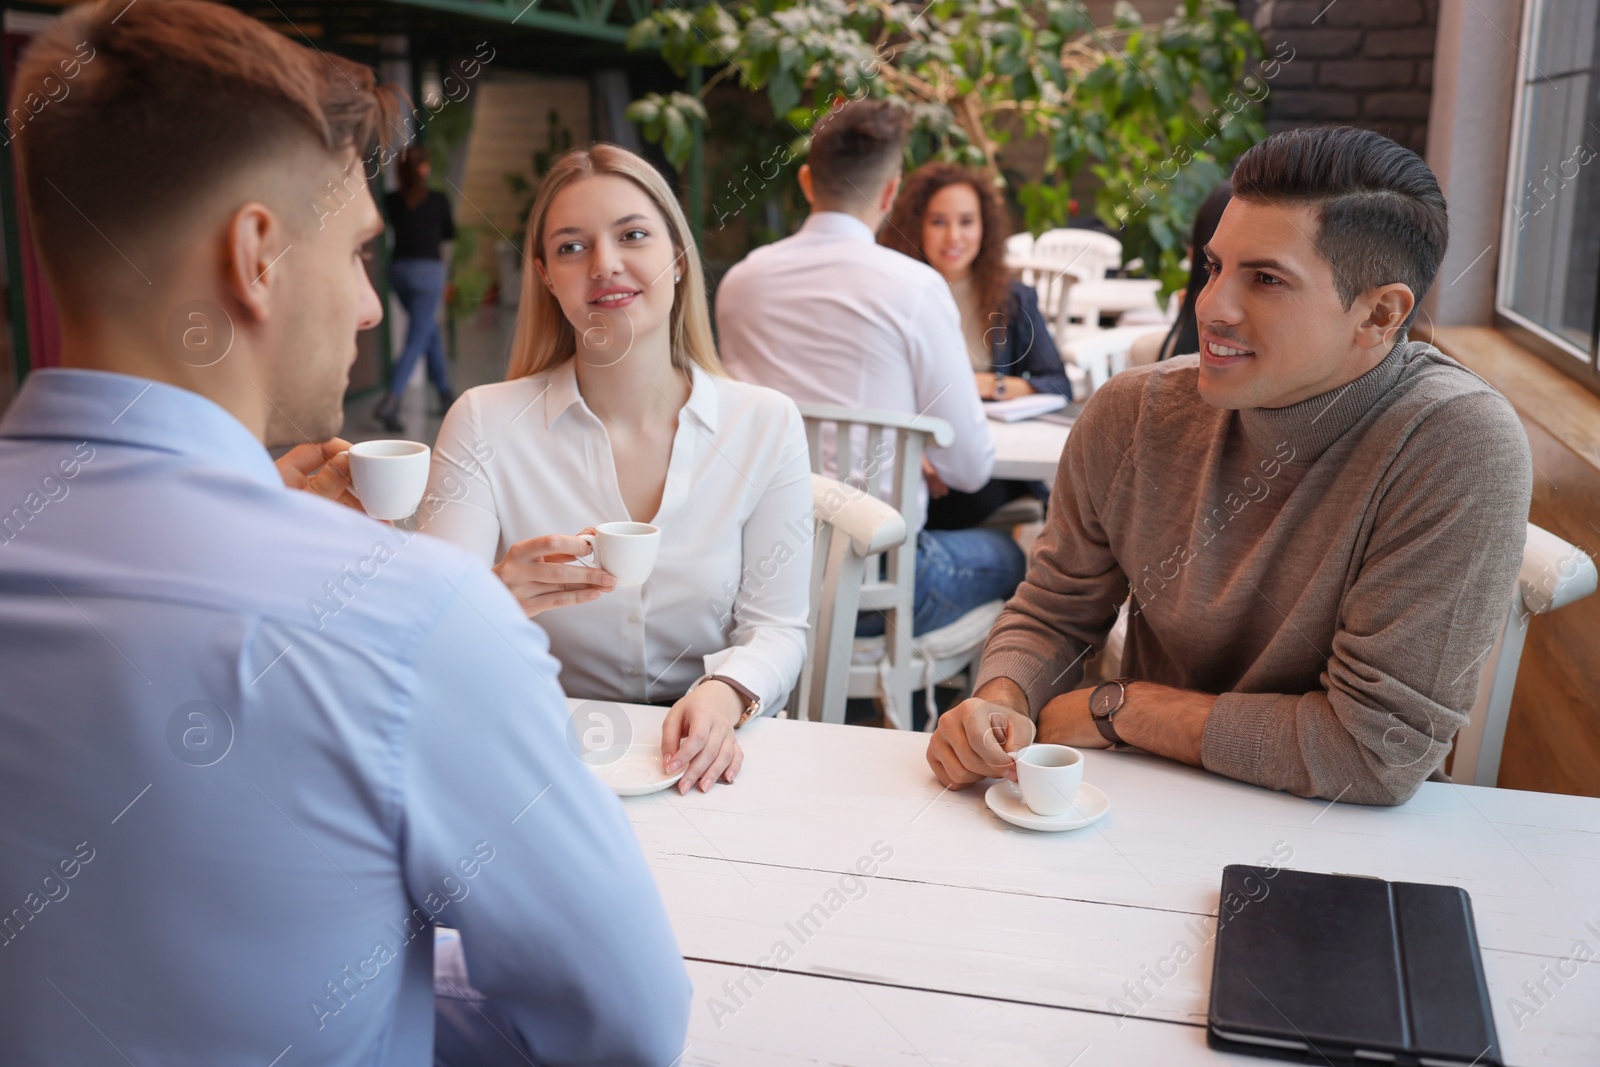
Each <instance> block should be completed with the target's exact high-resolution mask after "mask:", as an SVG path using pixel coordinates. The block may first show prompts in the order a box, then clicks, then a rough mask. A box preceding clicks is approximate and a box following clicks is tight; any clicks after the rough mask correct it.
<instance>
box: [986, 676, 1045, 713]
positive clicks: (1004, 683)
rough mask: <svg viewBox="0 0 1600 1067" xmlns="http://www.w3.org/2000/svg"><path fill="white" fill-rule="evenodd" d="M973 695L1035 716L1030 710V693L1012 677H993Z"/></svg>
mask: <svg viewBox="0 0 1600 1067" xmlns="http://www.w3.org/2000/svg"><path fill="white" fill-rule="evenodd" d="M972 695H973V696H975V697H977V698H978V699H979V700H987V701H988V702H989V703H991V704H999V705H1000V706H1002V707H1006V708H1010V709H1011V710H1012V711H1014V712H1017V713H1018V714H1019V715H1026V716H1028V717H1029V718H1030V719H1031V718H1033V713H1032V712H1031V711H1029V710H1028V695H1027V694H1026V693H1024V692H1023V691H1022V687H1021V686H1020V685H1018V684H1017V683H1016V682H1013V681H1012V680H1011V679H1010V678H991V679H989V680H988V681H987V682H984V683H983V684H982V685H980V686H979V687H978V689H977V691H976V692H974V693H973V694H972Z"/></svg>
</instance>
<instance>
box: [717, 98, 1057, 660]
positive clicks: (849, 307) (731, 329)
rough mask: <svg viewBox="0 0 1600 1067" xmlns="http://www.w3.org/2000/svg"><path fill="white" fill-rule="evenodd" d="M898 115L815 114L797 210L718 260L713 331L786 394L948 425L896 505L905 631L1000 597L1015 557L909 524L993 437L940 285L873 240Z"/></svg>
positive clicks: (983, 465) (883, 207)
mask: <svg viewBox="0 0 1600 1067" xmlns="http://www.w3.org/2000/svg"><path fill="white" fill-rule="evenodd" d="M910 124H911V115H910V112H909V111H908V110H907V109H906V108H905V106H904V105H902V104H900V103H899V102H897V101H893V100H858V101H853V102H851V103H847V104H845V105H843V106H842V107H839V108H837V109H835V110H834V111H832V112H831V113H829V114H828V115H826V116H824V117H823V118H822V119H820V120H818V122H817V124H816V126H815V127H814V129H813V131H812V136H811V152H810V155H809V157H808V161H807V163H806V164H805V165H803V166H802V167H801V168H800V189H801V191H802V192H803V193H804V194H805V197H806V200H807V201H808V202H810V204H811V208H812V212H811V216H810V217H809V218H808V219H806V222H805V225H803V226H802V227H801V228H800V231H799V232H798V233H796V234H795V235H794V236H792V237H787V238H785V239H783V240H781V241H778V242H776V243H774V244H771V245H767V246H766V247H764V248H758V249H756V250H755V251H754V252H751V253H750V255H749V256H747V257H745V259H744V260H743V261H742V262H740V263H738V264H736V265H735V266H734V267H733V268H732V269H730V270H729V271H728V273H727V275H726V276H725V277H724V278H723V279H722V284H721V285H720V286H719V287H718V290H717V333H718V341H719V344H720V346H721V349H722V358H723V362H724V363H725V364H726V365H727V368H728V370H729V372H731V373H732V374H733V375H734V376H735V377H738V378H743V379H744V380H746V381H750V382H755V383H757V384H759V385H765V386H769V387H771V388H774V389H777V390H779V391H780V392H783V393H786V394H788V395H789V396H790V397H792V398H794V399H795V400H796V401H797V402H799V403H802V404H804V403H814V404H839V405H844V406H847V407H853V408H862V409H871V410H879V411H892V412H897V413H900V414H905V415H932V416H935V417H937V418H941V419H944V420H945V421H947V422H949V423H950V425H951V426H953V427H954V428H955V440H954V441H953V442H952V443H951V444H950V445H949V446H948V447H945V448H930V449H929V450H928V452H927V454H926V455H927V458H928V461H929V463H928V465H929V467H930V468H931V470H929V471H928V486H926V487H925V488H924V492H923V493H922V494H920V495H919V497H918V499H917V500H916V501H915V502H914V504H912V505H911V508H910V509H909V510H910V513H909V514H907V515H906V523H907V525H908V526H909V527H910V529H911V530H912V531H914V532H915V535H916V539H917V578H916V586H917V588H916V609H915V621H916V626H915V632H917V633H925V632H927V631H929V630H934V629H938V628H939V627H941V626H944V625H947V624H949V623H952V622H954V621H955V620H956V619H958V618H960V617H961V616H962V615H963V614H965V613H966V612H968V611H970V610H971V609H973V608H975V607H977V606H978V605H979V604H982V603H984V602H985V601H989V600H994V599H1000V598H1004V597H1007V596H1009V595H1010V594H1011V592H1012V591H1013V590H1014V589H1015V588H1016V587H1017V583H1018V582H1020V581H1021V580H1022V574H1023V569H1024V565H1025V560H1024V557H1023V554H1022V551H1021V549H1019V548H1018V547H1017V545H1016V542H1014V541H1013V540H1012V539H1011V538H1010V537H1009V536H1008V535H1007V534H1006V533H1005V532H1003V531H1000V530H986V529H976V530H924V529H922V525H923V522H924V521H925V519H926V517H927V497H926V492H927V489H928V488H931V489H932V491H933V492H935V493H942V492H944V491H945V489H946V487H948V488H951V489H960V490H965V491H968V492H970V491H973V490H976V489H978V488H980V487H981V486H983V485H984V484H985V483H987V482H988V480H989V475H990V473H991V472H992V470H993V468H994V439H993V437H992V436H991V435H990V433H989V425H988V422H987V421H986V420H985V418H984V414H983V406H982V403H981V401H980V400H979V398H978V392H977V389H976V388H975V387H974V385H973V382H972V368H971V365H970V364H969V363H968V362H967V353H966V342H965V341H964V340H963V337H962V333H961V314H960V312H959V311H958V310H957V309H956V304H955V300H954V298H952V297H951V295H950V286H949V285H948V284H947V283H946V282H945V280H944V279H943V278H942V277H940V276H939V274H938V272H937V271H935V270H934V269H933V268H932V267H930V266H928V265H927V264H926V263H918V262H917V261H916V260H914V259H912V258H910V257H909V256H905V255H901V254H900V253H899V252H895V251H892V250H890V249H888V248H884V247H882V246H881V245H879V244H878V243H877V242H876V240H875V239H874V235H875V234H876V233H877V231H878V229H879V228H880V227H881V226H882V225H883V223H884V220H885V219H886V218H887V217H888V213H889V209H890V207H891V206H893V204H894V198H895V193H896V192H897V191H898V189H899V187H900V170H901V157H902V154H903V152H904V149H905V138H906V134H907V132H908V130H909V128H910ZM845 473H852V472H845ZM853 473H857V474H859V472H853ZM842 476H843V475H841V477H842ZM862 623H863V625H862V627H861V629H860V630H859V631H858V632H861V633H872V632H875V631H876V632H881V628H882V619H881V617H872V618H865V619H863V620H862Z"/></svg>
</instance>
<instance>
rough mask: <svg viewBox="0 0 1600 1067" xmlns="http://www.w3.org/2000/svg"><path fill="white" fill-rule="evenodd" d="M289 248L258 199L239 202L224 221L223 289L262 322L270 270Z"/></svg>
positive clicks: (269, 288) (269, 295)
mask: <svg viewBox="0 0 1600 1067" xmlns="http://www.w3.org/2000/svg"><path fill="white" fill-rule="evenodd" d="M290 247H291V246H290V245H289V243H288V241H287V234H286V233H285V232H284V227H283V224H282V223H281V222H279V221H278V218H277V216H276V215H274V214H273V212H272V209H271V208H269V207H267V206H266V205H265V204H263V203H260V202H259V201H251V202H250V203H248V204H245V205H243V206H242V207H240V208H239V210H237V211H235V212H234V213H233V217H232V218H230V219H229V220H228V227H227V231H226V248H225V250H224V265H223V266H224V278H223V288H224V290H225V291H226V292H227V293H228V294H229V295H231V296H232V297H233V298H234V299H235V300H237V301H238V302H239V306H240V308H241V309H242V310H243V311H244V312H245V313H246V314H247V315H249V316H250V317H251V318H252V319H254V320H255V321H257V322H265V321H266V319H267V315H268V313H269V312H270V310H271V307H272V274H271V271H272V270H273V269H275V264H276V263H277V262H278V260H279V259H280V258H281V257H282V256H283V254H284V253H285V252H287V251H288V250H289V248H290Z"/></svg>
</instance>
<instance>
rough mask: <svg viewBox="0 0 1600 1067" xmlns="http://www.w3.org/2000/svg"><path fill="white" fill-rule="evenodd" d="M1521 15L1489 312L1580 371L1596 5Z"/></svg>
mask: <svg viewBox="0 0 1600 1067" xmlns="http://www.w3.org/2000/svg"><path fill="white" fill-rule="evenodd" d="M1524 11H1525V15H1524V20H1523V27H1522V49H1521V61H1520V70H1519V76H1518V79H1517V96H1516V101H1515V103H1514V105H1513V119H1512V127H1511V159H1510V165H1509V166H1508V167H1507V177H1506V212H1505V219H1504V222H1503V226H1504V235H1503V239H1502V242H1501V246H1502V247H1503V248H1504V249H1505V250H1506V254H1505V255H1503V256H1502V257H1501V265H1500V280H1499V285H1498V286H1497V288H1496V293H1497V296H1496V308H1495V310H1496V311H1497V312H1498V313H1499V314H1500V316H1501V317H1502V318H1503V319H1504V320H1509V322H1510V323H1511V324H1513V325H1516V326H1520V327H1522V329H1523V331H1526V332H1527V333H1529V334H1532V335H1533V338H1535V339H1537V340H1540V341H1543V342H1544V344H1542V345H1540V346H1539V347H1540V348H1541V349H1543V350H1545V351H1546V352H1547V354H1549V355H1553V356H1554V357H1555V358H1556V361H1557V362H1558V364H1565V365H1566V367H1567V369H1569V370H1572V371H1576V372H1578V373H1579V374H1580V375H1581V376H1584V377H1589V376H1591V375H1593V374H1594V373H1595V353H1596V337H1597V332H1600V330H1597V327H1600V323H1597V320H1596V310H1597V306H1600V302H1597V296H1600V162H1597V161H1600V95H1597V90H1600V4H1596V3H1595V2H1594V0H1529V3H1528V5H1527V7H1526V8H1525V9H1524Z"/></svg>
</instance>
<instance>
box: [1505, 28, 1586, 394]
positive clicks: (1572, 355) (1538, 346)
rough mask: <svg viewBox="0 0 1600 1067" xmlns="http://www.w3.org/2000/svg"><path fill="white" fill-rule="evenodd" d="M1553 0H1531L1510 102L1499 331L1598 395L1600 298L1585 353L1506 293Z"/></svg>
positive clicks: (1522, 33) (1508, 290)
mask: <svg viewBox="0 0 1600 1067" xmlns="http://www.w3.org/2000/svg"><path fill="white" fill-rule="evenodd" d="M1548 3H1549V0H1527V2H1526V3H1525V4H1524V5H1523V9H1522V32H1521V34H1520V36H1521V41H1520V42H1519V43H1520V49H1519V54H1518V59H1517V76H1516V85H1515V87H1514V92H1513V95H1512V98H1511V136H1510V140H1509V141H1508V142H1507V146H1506V148H1507V151H1506V186H1505V195H1504V199H1503V201H1502V205H1501V212H1500V249H1501V255H1500V256H1499V257H1498V260H1499V262H1498V264H1497V265H1496V269H1495V286H1494V323H1495V326H1496V327H1497V328H1498V329H1500V330H1501V331H1503V332H1505V333H1506V334H1508V335H1510V336H1511V337H1512V338H1514V339H1515V340H1516V341H1518V342H1519V343H1520V344H1522V345H1523V347H1525V348H1527V349H1528V350H1529V351H1530V352H1533V353H1534V354H1535V355H1537V356H1539V357H1540V358H1541V359H1543V360H1545V361H1546V362H1548V363H1550V364H1551V365H1552V366H1554V367H1555V368H1556V369H1558V370H1560V371H1561V372H1563V373H1564V374H1566V375H1567V376H1568V377H1570V378H1572V379H1573V380H1575V381H1577V382H1578V383H1579V384H1581V385H1583V386H1585V387H1586V388H1588V389H1589V390H1591V391H1592V392H1595V393H1600V294H1597V299H1596V301H1595V321H1594V322H1593V323H1592V324H1591V341H1590V345H1589V351H1587V352H1584V351H1582V350H1580V349H1579V348H1578V346H1577V345H1575V344H1573V343H1572V342H1571V341H1569V340H1567V339H1566V338H1564V337H1562V336H1560V335H1559V334H1557V333H1555V332H1554V331H1552V330H1550V329H1549V328H1547V327H1545V326H1544V325H1542V324H1540V323H1537V322H1535V321H1533V320H1532V319H1530V318H1528V317H1527V316H1526V315H1523V314H1522V313H1521V312H1518V311H1517V310H1515V309H1514V308H1512V307H1511V305H1510V303H1509V301H1508V299H1507V294H1509V293H1510V291H1511V288H1512V286H1511V281H1512V279H1511V267H1512V258H1513V257H1512V255H1511V251H1512V249H1513V247H1515V246H1514V244H1513V240H1514V238H1513V234H1514V232H1515V231H1514V230H1513V227H1512V223H1513V222H1514V221H1515V219H1516V218H1517V205H1518V204H1519V203H1520V202H1521V201H1520V199H1519V198H1520V195H1521V189H1522V186H1523V184H1524V182H1525V181H1526V178H1527V167H1528V162H1529V160H1528V151H1527V145H1526V143H1525V140H1524V137H1525V134H1526V132H1527V131H1526V130H1525V129H1524V123H1523V114H1524V110H1525V109H1524V105H1525V103H1526V99H1525V98H1526V94H1527V92H1528V87H1529V84H1530V82H1531V80H1532V79H1531V77H1530V75H1531V73H1532V67H1533V60H1532V58H1531V57H1532V56H1533V55H1534V48H1535V44H1536V40H1537V37H1538V31H1539V29H1540V22H1541V19H1542V16H1543V15H1544V13H1545V10H1546V8H1547V6H1548Z"/></svg>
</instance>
